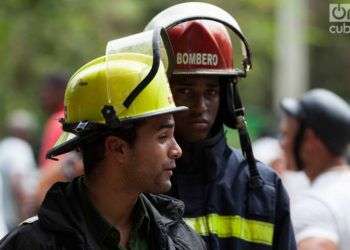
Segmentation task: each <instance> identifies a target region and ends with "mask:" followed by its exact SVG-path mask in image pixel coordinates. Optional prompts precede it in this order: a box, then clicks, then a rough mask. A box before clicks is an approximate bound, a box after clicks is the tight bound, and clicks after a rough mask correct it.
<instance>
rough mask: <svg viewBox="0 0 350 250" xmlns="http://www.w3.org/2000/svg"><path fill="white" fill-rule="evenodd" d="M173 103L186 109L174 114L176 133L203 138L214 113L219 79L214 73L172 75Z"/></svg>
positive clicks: (185, 137)
mask: <svg viewBox="0 0 350 250" xmlns="http://www.w3.org/2000/svg"><path fill="white" fill-rule="evenodd" d="M170 86H171V90H172V93H173V96H174V100H175V103H176V105H178V106H187V107H188V108H189V111H187V112H181V113H178V114H175V115H174V117H175V123H176V130H175V133H176V136H177V137H178V138H180V139H182V140H185V141H187V142H197V141H199V140H203V139H205V138H206V137H207V136H208V134H209V132H210V130H211V128H212V126H213V124H214V122H215V119H216V116H217V113H218V110H219V103H220V94H219V79H218V77H213V76H176V75H175V76H173V77H172V79H171V81H170Z"/></svg>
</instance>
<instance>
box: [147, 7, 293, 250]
mask: <svg viewBox="0 0 350 250" xmlns="http://www.w3.org/2000/svg"><path fill="white" fill-rule="evenodd" d="M156 26H162V27H164V28H165V29H166V33H167V36H168V38H169V43H170V45H171V49H170V51H171V53H173V58H174V60H173V65H172V66H171V67H169V68H170V69H171V72H168V75H169V80H170V85H171V90H172V93H173V96H174V100H175V102H176V104H177V105H184V106H187V107H189V111H187V112H183V113H182V114H176V115H175V116H174V118H175V123H176V128H175V137H176V139H177V141H178V142H179V144H180V146H181V148H182V151H183V155H182V157H181V158H179V159H177V160H176V164H177V168H176V170H175V172H174V175H173V176H172V184H173V186H172V188H171V190H170V192H169V195H171V196H173V197H176V198H179V199H180V200H182V201H184V203H185V207H186V208H185V214H184V217H185V218H186V222H187V223H188V224H189V225H190V226H191V227H192V228H194V229H195V230H196V232H197V233H199V234H200V235H201V236H202V237H203V238H204V240H205V241H206V243H207V245H208V247H209V249H259V250H264V249H280V250H282V249H283V250H289V249H290V250H292V249H296V244H295V238H294V233H293V228H292V225H291V220H290V212H289V199H288V196H287V193H286V191H285V189H284V187H283V186H282V183H281V180H280V178H279V177H278V176H277V175H276V174H275V173H274V172H273V171H272V170H271V169H270V168H268V167H266V166H264V165H263V164H262V163H260V162H258V161H256V160H255V159H254V156H253V153H252V150H251V145H250V140H249V136H248V133H247V129H246V122H245V119H244V108H243V106H242V103H241V100H240V96H239V93H238V88H237V85H238V81H239V79H240V78H242V77H245V76H246V75H247V72H248V71H249V69H250V68H251V52H250V48H249V46H248V42H247V40H246V39H245V37H244V35H243V33H242V32H241V30H240V27H239V26H238V24H237V22H236V21H235V19H234V18H233V17H232V16H231V15H230V14H228V13H227V12H226V11H224V10H222V9H220V8H218V7H216V6H213V5H210V4H206V3H198V2H197V3H183V4H178V5H175V6H172V7H170V8H168V9H166V10H164V11H162V12H161V13H159V14H158V15H157V16H155V17H154V18H153V19H152V20H151V22H150V23H149V24H148V25H147V27H146V30H148V29H152V28H153V27H156ZM228 30H231V31H232V32H231V33H233V34H234V35H235V36H236V37H238V39H239V40H240V41H241V43H242V52H243V53H242V54H243V60H242V66H243V68H242V69H239V68H236V67H235V65H234V64H238V63H237V62H234V49H233V46H232V39H231V36H230V33H229V32H228ZM236 50H237V49H235V52H237V51H238V50H237V51H236ZM223 125H226V126H228V127H231V128H234V129H237V130H238V132H239V137H240V142H241V147H242V152H243V154H242V153H241V152H239V151H238V150H235V149H231V148H230V147H229V146H228V145H227V143H226V138H225V134H224V130H223Z"/></svg>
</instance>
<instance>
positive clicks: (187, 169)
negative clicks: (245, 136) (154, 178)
mask: <svg viewBox="0 0 350 250" xmlns="http://www.w3.org/2000/svg"><path fill="white" fill-rule="evenodd" d="M179 144H180V146H181V148H182V152H183V154H182V157H181V158H180V159H178V160H177V161H176V169H175V175H186V176H191V178H193V176H196V177H198V178H199V179H201V180H202V181H204V182H210V181H213V180H214V179H216V178H217V177H218V175H219V174H220V172H221V170H222V169H223V168H224V167H225V165H226V160H225V158H226V156H227V153H228V150H229V148H228V146H227V144H226V139H225V134H224V132H223V129H221V130H220V131H219V132H218V133H217V134H215V135H214V136H212V137H210V138H208V139H205V140H203V141H199V142H196V143H188V142H184V141H181V140H179Z"/></svg>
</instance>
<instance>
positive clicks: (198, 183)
mask: <svg viewBox="0 0 350 250" xmlns="http://www.w3.org/2000/svg"><path fill="white" fill-rule="evenodd" d="M180 146H181V147H182V149H183V156H182V157H181V158H180V159H179V160H178V161H177V167H176V169H175V173H174V175H173V178H172V183H173V187H172V189H171V191H170V193H169V195H171V196H173V197H175V198H178V199H180V200H182V201H184V203H185V214H184V218H185V221H186V222H187V223H188V224H189V225H190V226H192V227H193V228H194V229H195V230H196V231H197V233H199V234H200V235H202V237H203V238H204V240H205V241H206V242H207V245H208V248H209V249H235V250H239V249H249V250H253V249H258V250H265V249H266V250H271V249H274V250H277V249H278V250H294V249H296V243H295V238H294V232H293V228H292V224H291V219H290V211H289V198H288V195H287V193H286V191H285V189H284V188H283V185H282V183H281V180H280V178H279V177H278V176H277V175H276V174H275V173H274V172H273V171H272V170H271V168H269V167H266V166H264V165H263V164H262V163H260V162H257V166H258V170H259V172H260V175H261V177H262V179H263V186H262V187H261V188H257V189H252V188H251V187H250V186H249V183H248V180H249V171H248V166H247V162H246V160H245V159H244V158H243V156H242V154H241V153H240V152H238V151H237V150H231V148H229V147H228V145H227V144H226V140H225V136H224V133H223V132H222V131H221V132H220V133H218V134H217V135H216V136H214V137H212V138H210V139H207V140H205V141H203V142H201V143H195V144H186V143H182V142H181V141H180Z"/></svg>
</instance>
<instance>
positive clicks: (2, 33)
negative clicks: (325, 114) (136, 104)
mask: <svg viewBox="0 0 350 250" xmlns="http://www.w3.org/2000/svg"><path fill="white" fill-rule="evenodd" d="M180 2H183V1H168V0H148V1H144V0H134V1H123V0H89V1H84V0H61V1H55V0H2V1H0V55H1V60H0V89H1V91H0V135H1V134H2V135H3V134H4V133H5V132H4V125H5V118H6V116H7V115H8V114H9V113H10V112H11V111H12V110H15V109H25V110H27V111H29V112H31V113H32V114H33V115H34V117H35V121H36V123H37V126H36V127H35V131H34V133H35V135H36V136H34V137H33V139H34V140H33V147H34V151H35V152H36V153H37V152H38V148H39V144H40V134H41V133H42V127H43V124H44V122H45V120H46V118H47V113H46V112H45V111H44V110H43V108H42V107H41V103H40V98H39V96H40V90H41V86H42V85H43V82H44V78H45V76H46V75H47V74H50V73H56V72H64V73H66V74H68V75H71V74H73V73H74V72H75V71H76V70H77V69H78V68H79V67H80V66H81V65H83V64H84V63H86V62H88V61H90V60H91V59H93V58H95V57H97V56H100V55H103V54H104V50H105V45H106V42H107V41H108V40H111V39H113V38H117V37H121V36H125V35H128V34H132V33H137V32H140V31H142V29H143V27H144V26H145V24H146V23H147V22H148V21H149V20H150V19H151V18H152V17H153V16H154V15H155V14H156V13H158V12H160V11H161V10H163V9H164V8H166V7H168V6H171V5H173V4H175V3H180ZM204 2H209V3H212V4H215V5H217V6H219V7H222V8H223V9H225V10H226V11H228V12H229V13H231V14H232V15H233V16H234V17H235V18H236V19H237V21H238V23H239V24H240V26H241V28H242V30H243V32H244V33H245V35H246V37H247V38H248V41H249V43H250V46H251V48H252V51H253V69H252V71H251V72H249V75H248V78H247V79H244V80H242V81H241V83H240V85H241V86H240V87H241V91H242V98H243V101H244V103H245V105H246V108H247V113H248V121H249V128H250V131H251V134H252V136H253V137H254V138H255V137H258V136H259V135H260V134H261V133H266V132H269V131H271V130H272V131H273V130H275V129H276V126H277V125H276V124H277V123H276V114H275V113H274V112H273V110H274V108H275V107H276V103H277V102H278V100H279V99H280V98H281V97H282V96H286V95H289V96H299V95H301V93H303V92H304V91H305V90H306V89H309V88H312V87H323V88H327V89H330V90H332V91H334V92H336V93H337V94H339V95H341V96H342V97H344V98H346V99H348V100H349V98H350V86H349V80H350V74H348V71H347V70H348V69H349V66H350V46H349V42H350V34H332V33H331V32H330V31H329V28H330V23H329V3H328V1H317V0H309V1H302V0H293V1H292V0H280V1H272V0H266V1H258V0H235V1H232V0H229V1H214V0H213V1H204ZM236 63H237V62H236ZM229 137H230V138H231V136H229ZM230 138H229V139H230ZM230 142H231V144H233V145H235V137H232V138H231V139H230Z"/></svg>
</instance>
